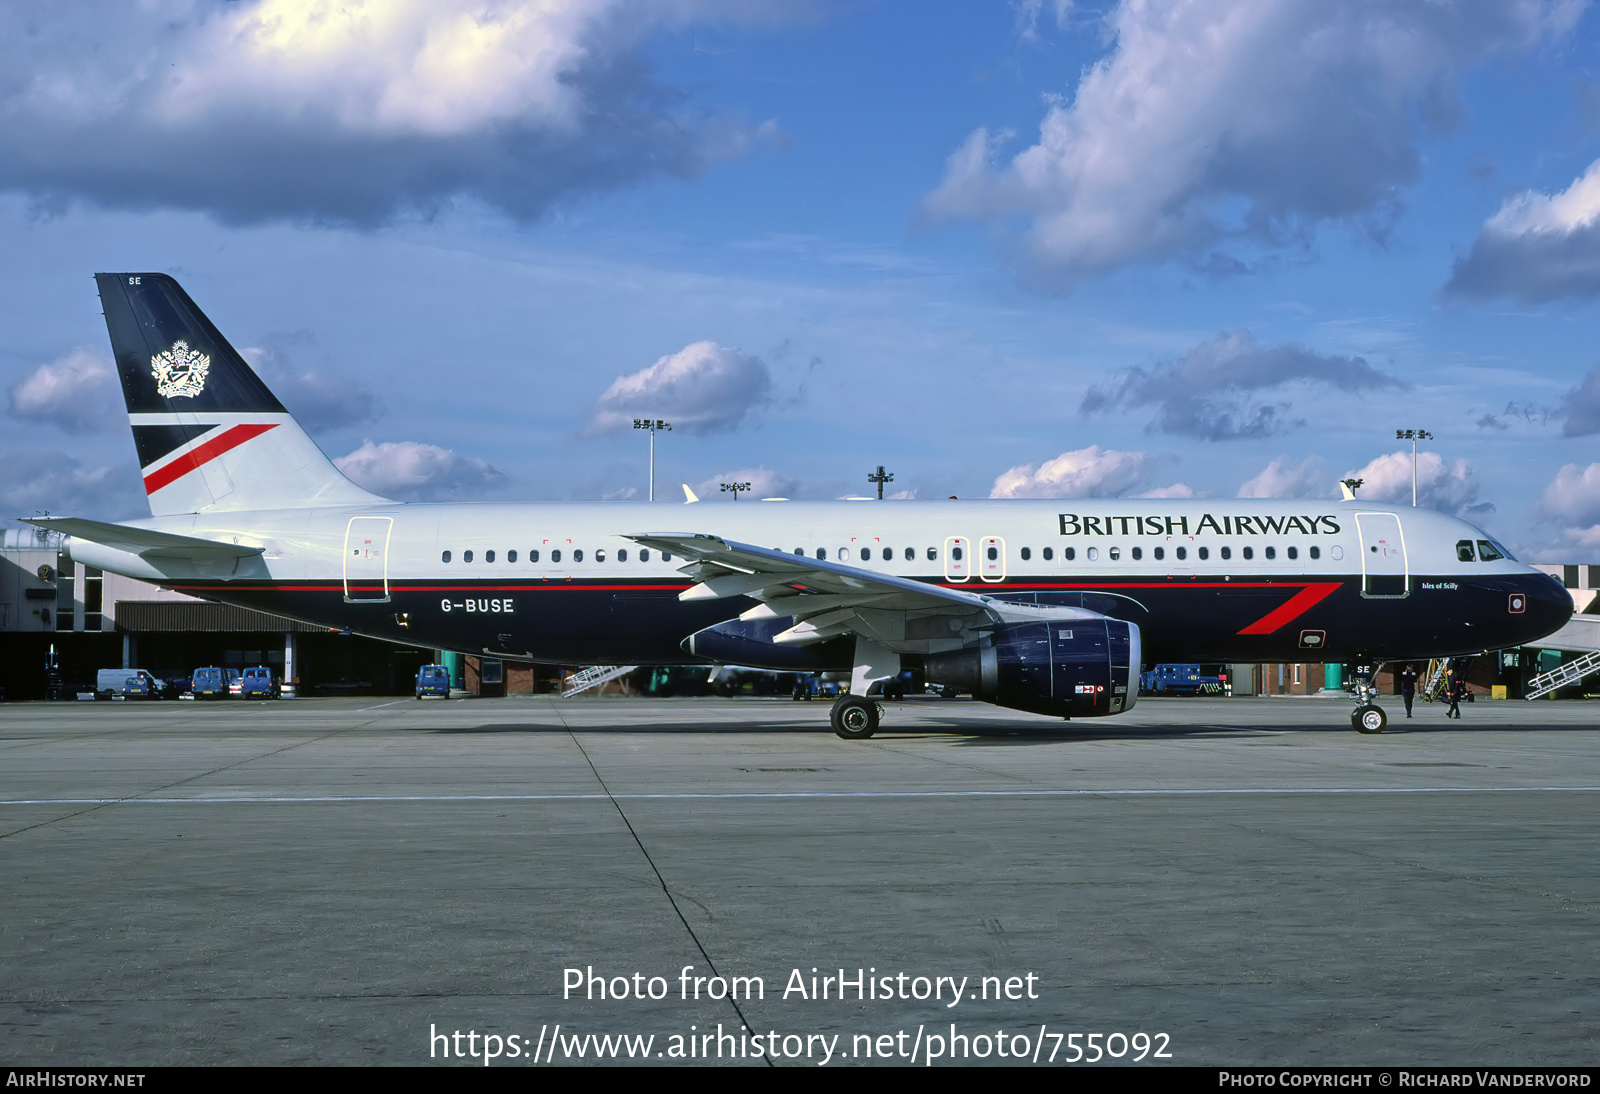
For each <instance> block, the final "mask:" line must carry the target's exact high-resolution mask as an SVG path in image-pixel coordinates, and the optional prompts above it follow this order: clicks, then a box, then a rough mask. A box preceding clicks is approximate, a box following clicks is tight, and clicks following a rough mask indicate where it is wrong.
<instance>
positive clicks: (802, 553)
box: [794, 547, 806, 558]
mask: <svg viewBox="0 0 1600 1094" xmlns="http://www.w3.org/2000/svg"><path fill="white" fill-rule="evenodd" d="M794 553H795V554H797V555H799V556H800V557H801V558H804V557H805V555H806V549H805V548H804V547H796V548H795V549H794Z"/></svg>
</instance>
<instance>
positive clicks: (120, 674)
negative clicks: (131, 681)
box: [94, 669, 137, 699]
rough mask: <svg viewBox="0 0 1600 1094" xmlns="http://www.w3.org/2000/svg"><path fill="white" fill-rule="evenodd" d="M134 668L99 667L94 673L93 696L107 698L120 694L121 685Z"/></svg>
mask: <svg viewBox="0 0 1600 1094" xmlns="http://www.w3.org/2000/svg"><path fill="white" fill-rule="evenodd" d="M136 671H137V670H136V669H101V670H99V671H98V672H96V673H95V674H94V697H95V698H96V699H109V698H111V697H112V696H113V695H121V694H122V685H124V684H126V683H127V682H128V677H130V676H132V675H133V674H134V672H136Z"/></svg>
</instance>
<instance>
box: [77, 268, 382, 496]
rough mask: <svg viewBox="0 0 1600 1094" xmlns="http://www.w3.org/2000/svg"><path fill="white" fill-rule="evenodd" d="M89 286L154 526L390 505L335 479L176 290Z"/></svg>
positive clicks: (108, 278) (161, 282) (159, 277)
mask: <svg viewBox="0 0 1600 1094" xmlns="http://www.w3.org/2000/svg"><path fill="white" fill-rule="evenodd" d="M94 279H95V283H96V284H97V285H98V286H99V289H100V304H101V307H102V308H103V309H104V311H105V318H106V330H107V331H108V332H109V334H110V335H111V351H112V353H113V355H114V356H115V357H116V360H117V376H118V378H119V379H120V380H121V382H122V394H123V397H124V399H126V401H127V404H128V422H129V424H130V425H131V426H132V427H133V443H134V447H135V449H137V451H138V454H139V464H140V470H141V473H142V474H143V476H144V486H145V492H146V493H147V494H149V496H150V512H151V514H152V515H154V516H158V517H159V516H168V515H171V514H175V513H197V512H202V511H205V510H237V509H290V508H301V507H304V506H322V505H361V504H366V503H377V502H382V501H385V500H387V499H384V498H380V497H379V496H378V495H376V494H372V493H369V492H367V491H366V490H363V489H361V488H360V487H359V486H357V485H355V483H353V482H351V481H350V480H349V479H347V478H345V477H344V475H343V474H342V473H340V471H339V469H338V468H337V467H335V466H334V465H333V463H332V461H330V460H329V459H328V457H327V456H326V455H324V454H323V452H322V450H321V449H319V448H318V447H317V445H316V443H315V442H314V441H312V439H311V438H310V437H308V436H307V435H306V432H305V430H303V429H301V428H300V425H299V423H298V422H296V421H295V420H294V418H293V417H292V416H291V415H290V414H289V412H288V411H287V410H285V409H284V408H283V404H282V403H280V402H278V399H277V397H276V396H275V395H273V394H272V392H271V390H269V389H268V387H267V385H266V384H264V383H262V382H261V378H260V377H259V376H257V375H256V374H255V371H254V370H253V369H251V367H250V366H249V365H248V364H246V363H245V360H244V358H243V357H241V356H240V355H239V353H238V351H236V350H235V349H234V348H233V347H232V346H231V345H229V344H228V340H227V339H226V338H224V337H223V336H222V334H221V332H219V331H218V330H217V328H216V327H215V326H213V325H212V323H211V320H209V319H207V318H206V316H205V313H203V312H202V311H201V310H200V309H199V308H198V307H196V306H195V303H194V301H193V300H191V299H189V294H188V293H186V292H184V291H183V288H182V287H181V286H180V285H179V284H178V283H177V281H175V280H173V279H172V278H171V277H168V276H167V275H166V274H159V273H99V274H95V275H94Z"/></svg>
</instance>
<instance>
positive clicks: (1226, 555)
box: [952, 545, 1322, 562]
mask: <svg viewBox="0 0 1600 1094" xmlns="http://www.w3.org/2000/svg"><path fill="white" fill-rule="evenodd" d="M1053 550H1054V549H1053V548H1050V547H1046V548H1045V549H1044V550H1043V551H1041V552H1040V555H1041V556H1042V557H1043V558H1044V560H1045V561H1046V562H1048V561H1050V559H1051V558H1052V557H1053V556H1052V554H1051V552H1052V551H1053ZM1122 550H1123V549H1122V548H1121V547H1107V548H1106V557H1107V558H1109V559H1110V560H1111V561H1112V562H1117V561H1120V560H1121V558H1122ZM956 551H957V552H959V551H960V548H959V547H958V548H956ZM1018 553H1019V554H1021V556H1022V561H1024V562H1027V561H1028V560H1029V559H1031V558H1032V557H1033V550H1032V548H1029V547H1024V548H1022V550H1021V551H1020V552H1018ZM1283 553H1284V555H1285V556H1286V557H1288V558H1299V557H1300V548H1298V547H1286V548H1284V552H1283ZM1217 554H1218V556H1219V557H1221V558H1222V559H1223V560H1224V561H1226V560H1229V559H1231V558H1233V548H1232V547H1219V548H1217ZM1262 554H1263V555H1264V556H1265V557H1266V558H1268V559H1275V558H1277V557H1278V549H1277V548H1276V547H1264V548H1262ZM1306 554H1307V555H1308V556H1309V557H1311V558H1321V557H1322V548H1321V547H1318V546H1315V545H1312V546H1310V547H1308V548H1306ZM1083 555H1084V557H1085V558H1086V559H1088V560H1089V561H1090V562H1094V561H1096V560H1097V559H1099V557H1100V548H1098V547H1086V548H1084V552H1083ZM1150 555H1151V557H1152V558H1154V559H1155V560H1156V561H1157V562H1161V561H1163V560H1165V559H1166V557H1167V549H1166V548H1165V547H1152V548H1151V549H1150ZM1172 556H1173V558H1175V559H1177V560H1178V561H1179V562H1185V561H1187V560H1188V558H1189V548H1188V547H1174V548H1173V549H1172ZM1195 556H1196V557H1197V558H1199V560H1200V561H1201V562H1205V561H1207V560H1209V559H1210V558H1211V548H1210V547H1196V548H1195ZM1239 556H1240V557H1241V558H1243V559H1244V560H1245V561H1247V562H1248V561H1250V560H1251V559H1253V558H1255V557H1256V549H1255V548H1254V547H1241V548H1239ZM952 557H954V558H956V559H959V558H960V557H961V556H960V554H959V553H956V554H954V555H953V556H952ZM997 557H998V552H997V549H996V548H994V547H990V548H989V561H991V562H993V561H994V560H995V559H996V558H997ZM1061 557H1062V558H1064V559H1066V560H1067V561H1068V562H1072V561H1074V560H1075V559H1076V558H1077V557H1078V552H1077V548H1075V547H1063V548H1061ZM1128 557H1129V558H1131V559H1133V561H1135V562H1139V561H1142V560H1143V559H1144V548H1143V547H1129V548H1128Z"/></svg>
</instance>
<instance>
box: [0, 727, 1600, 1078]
mask: <svg viewBox="0 0 1600 1094" xmlns="http://www.w3.org/2000/svg"><path fill="white" fill-rule="evenodd" d="M1386 705H1387V701H1386ZM1388 709H1389V710H1390V712H1391V716H1392V717H1393V718H1394V719H1395V720H1393V721H1391V723H1390V732H1388V733H1385V734H1383V735H1381V736H1362V735H1359V734H1357V733H1355V732H1353V731H1352V730H1351V729H1350V728H1349V718H1348V714H1349V708H1348V704H1347V703H1345V702H1342V701H1339V700H1314V699H1243V698H1241V699H1231V700H1212V699H1166V700H1153V699H1145V700H1142V701H1141V702H1140V703H1139V704H1138V706H1137V707H1136V708H1135V709H1134V710H1133V711H1132V712H1131V713H1130V714H1128V715H1125V716H1122V717H1119V718H1114V719H1106V720H1103V721H1090V722H1082V721H1077V722H1071V723H1066V722H1061V721H1052V720H1049V719H1045V718H1038V717H1034V716H1030V715H1024V714H1016V713H1013V712H1007V711H1003V710H999V709H996V708H994V707H990V706H986V705H983V704H979V703H974V702H970V701H961V700H955V701H944V700H936V699H932V698H918V699H913V700H910V701H907V702H904V703H899V704H892V705H890V706H888V707H887V708H886V716H885V728H884V730H883V731H882V732H880V734H879V736H877V737H875V738H873V739H872V740H870V741H864V742H847V741H842V740H839V739H838V738H837V737H835V736H834V735H833V734H832V733H831V732H829V731H828V729H827V727H826V719H827V712H828V707H827V704H826V703H825V702H820V701H819V702H810V703H801V702H791V701H789V700H787V699H783V700H750V699H746V700H725V699H678V700H646V699H629V700H623V699H594V698H579V699H572V700H565V701H563V700H557V699H550V698H547V697H529V698H508V699H500V700H457V701H424V702H417V701H414V700H411V699H401V700H389V699H366V700H361V699H337V700H298V701H283V702H240V701H231V702H225V703H149V704H141V705H135V704H133V703H58V704H24V703H13V704H6V705H0V871H3V873H0V877H3V879H4V884H3V886H0V1060H3V1062H5V1063H7V1064H15V1065H30V1066H34V1065H51V1064H58V1065H89V1064H92V1065H114V1066H130V1067H138V1066H149V1065H163V1064H221V1065H226V1064H295V1063H322V1064H413V1065H414V1064H429V1063H432V1064H436V1065H439V1064H444V1063H447V1062H448V1063H465V1064H471V1065H474V1066H482V1065H483V1064H484V1062H485V1061H484V1058H483V1057H484V1048H485V1046H489V1047H490V1048H491V1049H492V1050H493V1051H494V1052H496V1053H498V1055H497V1056H495V1057H494V1058H492V1059H491V1060H490V1062H491V1063H492V1064H493V1065H494V1066H500V1067H531V1066H548V1065H549V1064H550V1063H552V1062H553V1063H555V1064H557V1065H560V1064H566V1063H579V1062H588V1063H593V1062H595V1058H596V1056H597V1055H600V1056H602V1057H604V1058H605V1062H612V1061H611V1059H610V1057H611V1056H613V1055H615V1056H619V1057H620V1061H619V1062H626V1061H627V1060H628V1059H629V1052H630V1051H632V1052H633V1053H634V1056H633V1059H634V1060H635V1062H646V1061H648V1062H649V1063H653V1064H669V1063H674V1062H679V1061H680V1056H677V1055H674V1053H679V1054H681V1058H682V1059H686V1060H691V1061H692V1062H696V1063H700V1062H712V1063H715V1062H717V1060H718V1052H719V1049H720V1052H721V1060H722V1062H724V1063H730V1062H731V1063H739V1064H745V1065H756V1066H765V1065H767V1064H769V1063H773V1064H777V1065H778V1066H819V1065H825V1066H831V1067H837V1066H850V1065H853V1064H854V1065H859V1064H864V1063H869V1062H873V1063H882V1062H893V1063H909V1062H912V1060H913V1059H914V1060H915V1062H916V1063H918V1064H919V1065H920V1064H922V1063H924V1062H925V1061H927V1060H928V1059H930V1058H931V1060H932V1062H933V1063H934V1064H938V1065H943V1064H949V1063H955V1064H961V1063H987V1064H990V1065H993V1064H1010V1065H1018V1064H1031V1063H1033V1062H1035V1059H1037V1062H1038V1063H1039V1064H1041V1065H1043V1064H1045V1063H1047V1062H1049V1061H1050V1058H1051V1057H1052V1056H1054V1063H1055V1065H1056V1066H1061V1065H1063V1064H1065V1063H1067V1062H1068V1061H1069V1060H1070V1059H1071V1058H1072V1057H1073V1054H1074V1052H1077V1053H1078V1054H1079V1055H1081V1056H1083V1057H1084V1058H1085V1061H1087V1059H1089V1058H1092V1057H1093V1056H1094V1055H1095V1054H1096V1053H1098V1054H1099V1055H1100V1062H1102V1063H1113V1064H1117V1065H1121V1066H1129V1065H1132V1064H1134V1063H1135V1058H1136V1057H1140V1056H1142V1057H1143V1059H1142V1060H1139V1061H1137V1062H1138V1065H1139V1066H1146V1065H1149V1064H1152V1063H1168V1062H1170V1063H1176V1064H1206V1065H1243V1064H1272V1065H1276V1064H1286V1065H1296V1064H1306V1065H1378V1064H1388V1065H1404V1064H1411V1065H1428V1064H1434V1065H1440V1064H1453V1065H1505V1064H1519V1065H1527V1064H1590V1065H1592V1064H1594V1063H1596V1062H1597V1059H1600V1054H1597V1051H1596V1050H1597V1046H1600V971H1597V967H1596V957H1597V948H1600V929H1597V928H1600V862H1597V859H1600V855H1597V846H1600V845H1597V841H1596V834H1595V827H1596V820H1597V818H1600V733H1597V732H1596V730H1597V728H1600V726H1597V722H1600V719H1597V713H1600V707H1597V706H1595V705H1594V704H1591V703H1585V702H1581V701H1577V702H1562V703H1557V702H1536V703H1522V702H1499V703H1491V702H1479V703H1475V704H1471V705H1467V706H1464V707H1463V708H1462V709H1463V712H1464V714H1465V718H1463V719H1462V720H1461V721H1446V720H1445V719H1444V717H1443V709H1442V707H1439V706H1430V705H1427V704H1420V703H1419V704H1418V709H1417V715H1416V717H1415V718H1413V719H1411V720H1409V721H1407V720H1405V718H1404V715H1403V712H1401V711H1400V709H1399V706H1398V702H1397V701H1396V702H1395V703H1394V704H1393V705H1392V706H1389V707H1388ZM685 969H688V971H687V973H686V972H684V970H685ZM813 969H815V970H816V971H815V977H816V979H815V981H813V979H812V977H813ZM841 970H844V972H843V979H844V981H845V989H844V996H845V997H844V998H843V999H841V998H839V995H840V988H839V980H840V976H841ZM858 970H871V971H866V972H865V974H864V975H861V974H860V973H858ZM635 974H637V976H636V975H635ZM591 977H592V978H593V979H591ZM829 977H831V978H832V980H831V981H829V980H828V979H827V978H829ZM653 978H659V979H658V980H657V979H653ZM701 978H703V979H701ZM719 978H720V979H719ZM735 978H743V979H742V980H736V979H735ZM755 978H759V995H758V988H757V980H756V979H755ZM574 979H576V980H578V981H581V982H582V983H583V984H584V985H585V986H582V987H578V988H576V990H571V989H568V988H567V987H566V985H568V984H570V983H572V982H573V981H574ZM697 980H698V981H699V982H698V983H697ZM602 982H603V983H602ZM597 983H602V990H604V993H605V997H604V998H599V997H595V998H590V997H589V996H590V995H592V994H593V993H594V990H595V989H594V986H593V985H594V984H597ZM857 983H860V984H861V987H860V988H858V987H857V986H856V985H857ZM730 992H732V993H734V994H737V995H738V996H739V997H738V998H730V997H729V995H730ZM956 993H959V996H960V998H959V999H957V1000H955V1001H954V1003H953V1005H952V996H953V995H954V994H956ZM619 994H620V995H622V996H623V997H622V998H617V997H615V996H617V995H619ZM657 994H659V995H660V998H651V996H652V995H657ZM636 995H642V996H643V998H637V997H635V996H636ZM696 995H698V998H696V997H695V996H696ZM823 995H825V996H826V997H825V998H823V997H820V996H823ZM686 996H687V997H686ZM719 996H720V997H719ZM874 996H876V997H874ZM985 996H987V998H985ZM558 1025H559V1027H560V1029H559V1033H557V1032H556V1028H555V1027H557V1026H558ZM719 1029H720V1031H721V1034H722V1035H723V1036H722V1039H721V1040H719V1039H718V1037H717V1034H718V1031H719ZM457 1031H459V1032H460V1034H461V1036H460V1037H455V1036H454V1034H455V1033H456V1032H457ZM753 1034H758V1035H759V1038H760V1039H759V1041H757V1040H756V1039H755V1038H754V1037H753V1036H752V1035H753ZM1074 1034H1076V1035H1081V1036H1077V1037H1072V1036H1070V1035H1074ZM1091 1034H1100V1035H1102V1036H1099V1037H1096V1038H1092V1039H1091V1038H1089V1037H1088V1036H1087V1035H1091ZM485 1035H488V1036H489V1039H488V1040H485ZM591 1035H593V1036H594V1038H595V1039H591ZM707 1035H709V1039H703V1038H706V1037H707ZM618 1036H626V1037H628V1038H630V1040H627V1041H616V1040H612V1041H609V1042H602V1041H600V1040H598V1038H600V1037H613V1038H615V1037H618ZM644 1037H653V1038H654V1040H653V1041H650V1042H648V1044H646V1043H645V1042H643V1041H639V1040H633V1039H632V1038H644ZM513 1038H514V1039H513ZM758 1044H759V1046H760V1048H759V1049H758V1048H756V1046H757V1045H758ZM580 1049H581V1050H582V1052H583V1055H582V1057H581V1059H580V1057H579V1056H578V1055H577V1053H578V1051H579V1050H580ZM980 1050H982V1051H981V1053H980ZM458 1052H459V1053H460V1054H461V1055H460V1056H458V1055H457V1053H458ZM691 1052H692V1053H693V1055H692V1056H691V1055H690V1053H691ZM1162 1052H1164V1053H1166V1054H1168V1055H1161V1056H1159V1057H1158V1055H1157V1054H1158V1053H1162ZM536 1053H537V1056H538V1061H537V1063H535V1062H534V1061H533V1059H532V1057H533V1056H534V1055H535V1054H536ZM758 1053H759V1054H758ZM825 1053H827V1055H825ZM1108 1053H1109V1055H1108ZM706 1054H709V1057H710V1059H709V1061H707V1060H706V1059H705V1055H706ZM1002 1054H1003V1056H1002ZM952 1057H953V1059H952ZM1018 1057H1021V1058H1020V1059H1019V1058H1018Z"/></svg>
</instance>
